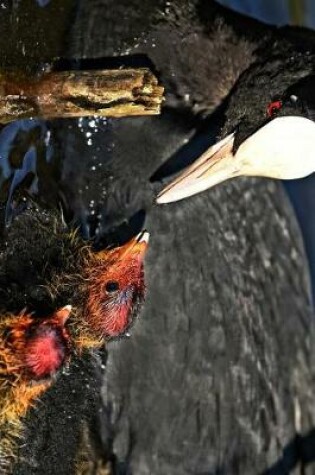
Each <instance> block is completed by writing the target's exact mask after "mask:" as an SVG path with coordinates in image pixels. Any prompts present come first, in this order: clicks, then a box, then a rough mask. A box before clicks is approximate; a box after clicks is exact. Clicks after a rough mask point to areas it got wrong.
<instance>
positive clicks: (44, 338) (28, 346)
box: [5, 305, 71, 381]
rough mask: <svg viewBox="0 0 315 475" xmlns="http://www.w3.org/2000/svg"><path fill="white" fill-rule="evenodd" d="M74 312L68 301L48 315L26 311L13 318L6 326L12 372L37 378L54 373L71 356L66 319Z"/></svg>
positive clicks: (28, 378) (9, 362) (41, 378)
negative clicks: (33, 315)
mask: <svg viewBox="0 0 315 475" xmlns="http://www.w3.org/2000/svg"><path fill="white" fill-rule="evenodd" d="M70 312H71V306H70V305H67V306H65V307H63V308H61V309H59V310H57V311H56V312H55V313H54V314H53V315H52V316H51V317H50V318H47V319H39V318H34V317H32V316H31V315H28V314H26V313H23V314H21V315H19V316H18V317H15V318H14V319H12V321H11V322H10V323H9V324H8V325H7V326H6V330H5V340H6V348H5V355H6V356H5V360H6V363H7V370H8V373H12V374H15V375H17V376H22V377H23V378H24V379H26V380H37V381H38V380H43V379H45V378H48V377H51V376H53V375H54V374H55V373H56V372H57V371H58V370H59V369H60V368H61V367H62V365H63V364H64V363H65V362H66V361H67V360H68V359H69V355H70V339H69V338H70V337H69V334H68V332H67V329H66V328H65V323H66V321H67V320H68V318H69V315H70ZM5 324H7V322H5Z"/></svg>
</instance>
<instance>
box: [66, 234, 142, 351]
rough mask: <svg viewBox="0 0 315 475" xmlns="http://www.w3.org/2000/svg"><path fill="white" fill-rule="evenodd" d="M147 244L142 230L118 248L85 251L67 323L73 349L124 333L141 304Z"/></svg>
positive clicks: (86, 346)
mask: <svg viewBox="0 0 315 475" xmlns="http://www.w3.org/2000/svg"><path fill="white" fill-rule="evenodd" d="M148 241H149V233H147V232H146V231H144V232H142V233H140V234H139V235H138V236H137V237H135V238H133V239H132V240H131V241H129V242H128V243H127V244H125V245H123V246H121V247H117V248H114V249H110V250H108V249H107V250H103V251H100V252H92V251H88V254H87V257H86V259H85V263H84V266H83V273H82V277H83V278H82V279H81V284H80V285H79V287H77V288H76V290H77V292H76V293H77V295H79V300H80V304H78V305H77V306H76V311H75V312H74V315H75V316H74V318H73V323H72V324H71V329H72V333H73V334H74V340H75V342H76V345H77V347H79V348H81V349H82V348H93V347H97V346H100V345H102V343H103V342H104V340H109V339H112V338H115V337H118V336H122V335H125V334H126V333H127V332H128V330H129V329H130V327H131V325H132V324H133V322H134V320H135V317H136V316H137V315H138V313H139V310H140V307H141V304H142V303H143V301H144V295H145V283H144V257H145V254H146V251H147V246H148Z"/></svg>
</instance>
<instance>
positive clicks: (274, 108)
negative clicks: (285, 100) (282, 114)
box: [267, 101, 282, 117]
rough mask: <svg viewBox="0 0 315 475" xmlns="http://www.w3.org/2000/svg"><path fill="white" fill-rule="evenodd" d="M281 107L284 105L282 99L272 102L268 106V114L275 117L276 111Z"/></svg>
mask: <svg viewBox="0 0 315 475" xmlns="http://www.w3.org/2000/svg"><path fill="white" fill-rule="evenodd" d="M281 107H282V102H281V101H274V102H271V103H270V104H269V105H268V107H267V114H268V116H269V117H273V116H274V115H275V114H276V112H277V111H278V110H280V109H281Z"/></svg>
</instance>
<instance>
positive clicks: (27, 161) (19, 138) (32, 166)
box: [0, 120, 52, 226]
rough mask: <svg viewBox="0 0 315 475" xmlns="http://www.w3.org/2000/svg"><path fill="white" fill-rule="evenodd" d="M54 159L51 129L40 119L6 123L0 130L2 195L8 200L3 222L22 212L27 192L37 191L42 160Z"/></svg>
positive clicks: (0, 192) (2, 199) (0, 185)
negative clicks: (40, 161)
mask: <svg viewBox="0 0 315 475" xmlns="http://www.w3.org/2000/svg"><path fill="white" fill-rule="evenodd" d="M51 158H52V148H51V145H50V132H49V130H48V128H47V125H46V124H45V123H44V122H43V121H39V120H22V121H18V122H14V123H12V124H9V125H7V126H6V127H4V128H3V129H2V130H1V133H0V198H1V202H2V203H3V202H4V203H5V213H4V223H2V226H3V224H5V225H7V224H9V223H10V221H11V219H12V217H13V216H14V214H15V213H16V212H18V211H20V208H21V206H23V203H24V204H25V198H26V196H27V195H34V194H37V193H38V173H39V170H40V169H41V166H40V165H39V164H38V161H39V160H44V161H45V162H47V163H49V162H50V161H51Z"/></svg>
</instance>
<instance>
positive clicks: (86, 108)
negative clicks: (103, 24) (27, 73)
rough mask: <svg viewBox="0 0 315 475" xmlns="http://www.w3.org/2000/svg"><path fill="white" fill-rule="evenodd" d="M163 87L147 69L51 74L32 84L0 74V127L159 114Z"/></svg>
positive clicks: (12, 75)
mask: <svg viewBox="0 0 315 475" xmlns="http://www.w3.org/2000/svg"><path fill="white" fill-rule="evenodd" d="M163 91H164V89H163V87H161V86H159V85H158V81H157V79H156V77H155V76H154V75H153V74H152V73H151V72H150V70H149V69H145V68H141V69H140V68H139V69H118V70H100V71H63V72H52V73H49V74H46V75H45V76H43V77H41V78H39V79H36V80H29V79H26V78H25V77H19V76H17V75H16V74H12V73H10V74H6V73H0V123H3V124H5V123H8V122H11V121H13V120H17V119H23V118H30V117H42V118H45V119H54V118H57V117H63V118H69V117H81V116H89V115H98V116H102V117H124V116H132V115H154V114H159V112H160V106H161V102H162V99H163Z"/></svg>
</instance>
